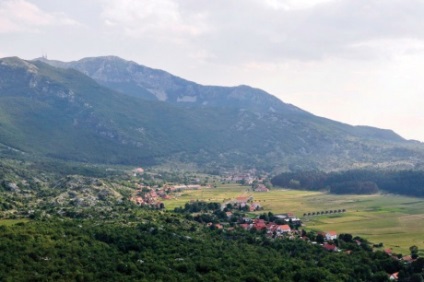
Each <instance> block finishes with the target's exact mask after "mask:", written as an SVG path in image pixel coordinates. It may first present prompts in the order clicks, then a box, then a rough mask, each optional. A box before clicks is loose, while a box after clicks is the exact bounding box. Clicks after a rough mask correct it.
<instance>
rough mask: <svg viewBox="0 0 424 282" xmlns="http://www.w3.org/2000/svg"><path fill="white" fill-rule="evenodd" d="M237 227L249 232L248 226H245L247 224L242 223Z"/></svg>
mask: <svg viewBox="0 0 424 282" xmlns="http://www.w3.org/2000/svg"><path fill="white" fill-rule="evenodd" d="M239 226H240V227H241V228H243V229H244V230H249V229H250V224H247V223H242V224H240V225H239Z"/></svg>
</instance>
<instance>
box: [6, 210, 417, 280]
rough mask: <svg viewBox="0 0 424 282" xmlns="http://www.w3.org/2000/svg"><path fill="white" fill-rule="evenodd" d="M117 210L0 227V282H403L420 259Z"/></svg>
mask: <svg viewBox="0 0 424 282" xmlns="http://www.w3.org/2000/svg"><path fill="white" fill-rule="evenodd" d="M120 208H121V210H120V211H121V212H122V214H123V217H122V218H121V219H119V220H110V221H104V220H103V221H99V220H96V219H93V218H91V219H71V218H67V217H43V218H39V219H37V220H31V221H28V222H21V223H17V224H14V225H10V226H5V225H2V226H0V254H1V255H0V280H1V281H388V277H389V275H388V274H390V273H394V272H399V275H400V278H402V279H408V280H403V281H422V280H419V279H422V275H423V273H422V268H423V265H424V259H422V258H419V259H418V260H416V261H415V262H413V263H412V264H403V263H401V262H400V261H398V260H396V259H394V258H392V257H390V256H389V255H387V254H386V253H384V252H382V251H376V252H374V251H372V249H371V247H370V246H369V245H368V244H367V243H366V241H365V240H363V239H360V238H352V236H351V235H350V234H346V235H341V236H340V239H339V240H338V241H337V242H335V243H336V244H337V245H338V246H339V247H341V248H343V249H344V250H349V251H348V252H346V251H344V252H340V253H333V252H329V251H327V250H325V249H324V248H323V247H321V246H319V245H312V244H310V243H307V242H306V241H303V240H290V239H281V240H271V239H268V238H266V236H265V235H264V234H263V233H261V232H251V231H244V230H241V229H237V228H236V229H234V230H232V231H225V230H213V229H210V228H206V227H204V225H202V224H199V223H197V222H195V221H192V220H188V219H186V218H185V217H183V216H182V215H179V214H175V213H172V212H158V211H148V210H141V209H138V210H134V208H135V207H131V206H128V205H127V206H121V207H120ZM124 211H126V215H127V216H124V214H125V213H124ZM358 240H361V242H362V244H358V243H357V242H358Z"/></svg>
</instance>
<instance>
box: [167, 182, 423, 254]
mask: <svg viewBox="0 0 424 282" xmlns="http://www.w3.org/2000/svg"><path fill="white" fill-rule="evenodd" d="M248 188H249V187H247V186H240V185H238V184H225V185H219V186H218V187H217V188H216V189H202V190H196V191H185V192H184V193H182V194H181V195H180V196H179V197H178V198H176V199H171V200H166V201H164V204H165V207H166V208H167V209H169V210H173V209H174V208H175V207H178V206H184V204H185V203H186V202H188V201H190V200H202V201H210V202H220V203H222V202H225V201H226V200H228V199H230V198H235V197H237V196H239V195H241V194H249V195H252V196H253V198H254V201H255V202H259V203H260V204H261V206H262V207H263V208H264V210H262V211H260V212H257V213H263V212H268V211H271V212H273V213H274V214H277V213H287V212H292V213H294V214H295V215H296V216H298V217H301V219H302V221H303V223H304V225H305V227H304V228H305V229H306V230H316V231H329V230H334V231H336V232H338V233H351V234H353V235H355V236H360V237H363V238H366V239H367V240H369V241H370V242H372V243H374V244H379V243H383V249H388V248H390V249H392V251H393V252H394V253H402V254H407V253H409V247H410V246H412V245H416V246H417V247H418V248H419V249H421V250H423V249H424V238H423V236H422V235H423V234H424V199H420V198H413V197H405V196H398V195H391V194H377V195H331V194H327V193H323V192H311V191H299V190H288V189H273V190H271V191H270V192H262V193H261V192H250V191H249V189H248ZM335 209H345V210H346V212H345V213H337V214H326V215H318V216H303V215H304V214H308V213H311V214H312V213H314V212H318V211H326V210H335Z"/></svg>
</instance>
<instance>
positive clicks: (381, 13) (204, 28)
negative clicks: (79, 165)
mask: <svg viewBox="0 0 424 282" xmlns="http://www.w3.org/2000/svg"><path fill="white" fill-rule="evenodd" d="M102 3H103V12H102V14H101V18H102V19H103V21H104V23H105V24H106V25H107V26H108V28H113V30H114V32H123V33H124V34H125V35H126V36H128V37H132V38H139V39H140V38H141V39H142V38H149V40H155V41H157V42H160V41H166V42H171V43H176V44H184V45H185V46H187V48H189V49H191V50H201V52H202V53H205V54H208V57H209V58H211V59H213V60H217V59H221V60H222V62H228V63H230V62H232V63H237V62H238V63H242V64H243V63H249V62H252V61H254V60H257V61H267V62H276V61H280V62H284V61H286V60H301V61H302V60H322V59H325V58H328V57H342V58H352V59H366V60H368V59H370V58H377V59H378V58H381V57H382V55H381V52H383V53H385V55H390V51H391V50H387V49H386V45H385V43H387V42H390V43H394V44H396V42H402V43H405V42H412V41H424V20H422V15H423V14H424V2H422V1H419V0H408V1H405V0H392V1H383V0H317V1H307V0H266V1H263V0H262V1H261V0H245V1H243V2H240V1H236V0H216V1H202V0H145V1H138V0H107V1H106V0H104V1H103V2H102ZM379 42H380V43H381V44H380V43H379ZM153 43H154V42H152V44H153ZM398 45H399V44H398ZM418 45H420V44H418ZM418 45H417V44H415V43H414V46H415V47H411V48H412V49H415V50H416V49H417V48H416V46H418ZM416 51H420V50H416ZM383 57H384V56H383Z"/></svg>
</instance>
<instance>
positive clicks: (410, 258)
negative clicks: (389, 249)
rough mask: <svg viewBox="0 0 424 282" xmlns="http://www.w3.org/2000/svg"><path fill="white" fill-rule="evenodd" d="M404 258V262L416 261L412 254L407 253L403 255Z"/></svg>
mask: <svg viewBox="0 0 424 282" xmlns="http://www.w3.org/2000/svg"><path fill="white" fill-rule="evenodd" d="M402 260H403V261H404V262H407V263H411V262H414V261H415V259H413V258H412V257H411V256H410V255H407V256H404V257H402Z"/></svg>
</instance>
